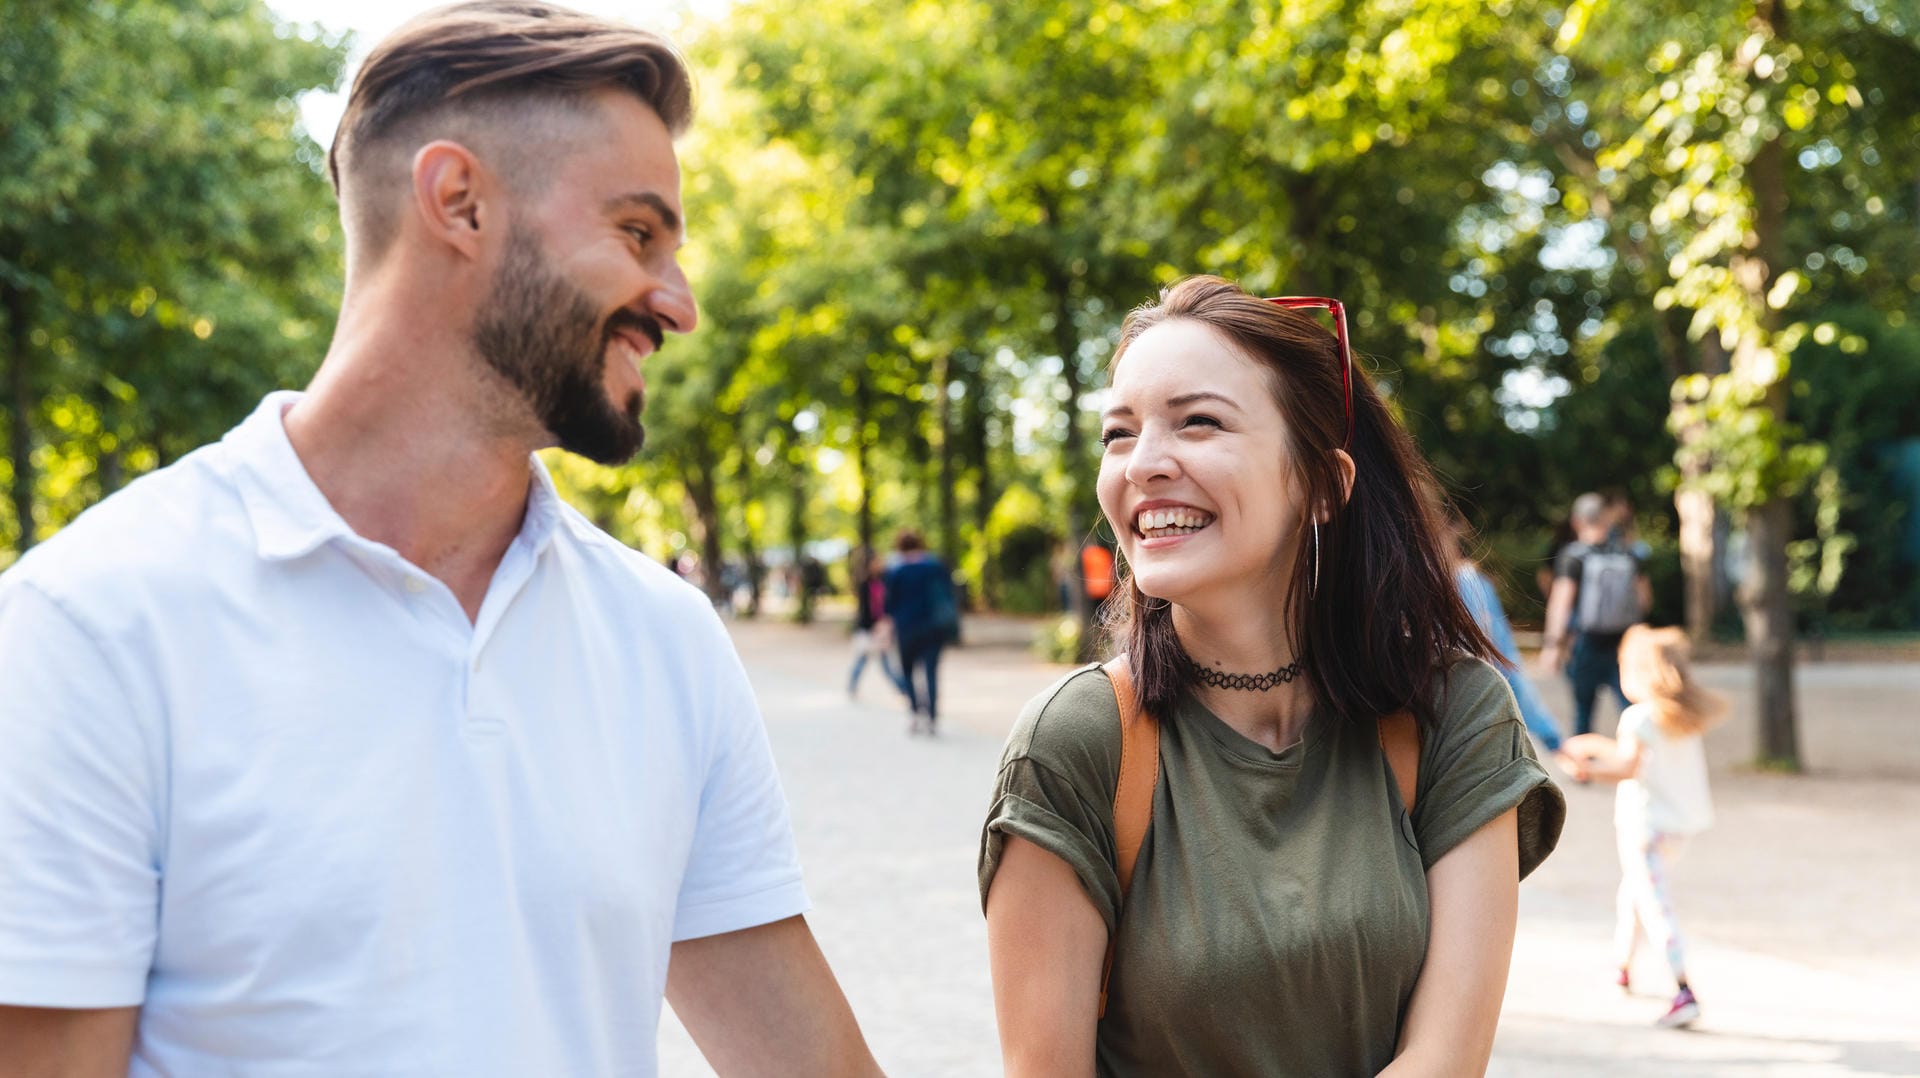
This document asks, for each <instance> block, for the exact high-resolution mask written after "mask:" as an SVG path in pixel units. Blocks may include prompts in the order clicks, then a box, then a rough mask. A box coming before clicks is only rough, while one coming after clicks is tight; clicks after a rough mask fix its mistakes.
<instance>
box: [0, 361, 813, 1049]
mask: <svg viewBox="0 0 1920 1078" xmlns="http://www.w3.org/2000/svg"><path fill="white" fill-rule="evenodd" d="M297 399H298V394H294V393H276V394H273V395H271V396H269V397H268V398H267V399H266V400H265V401H264V402H263V403H262V404H261V405H260V408H259V409H258V410H257V411H256V412H255V413H254V414H253V416H252V417H251V418H249V419H248V420H246V422H244V423H242V424H241V425H240V426H239V427H238V428H236V429H235V430H234V431H233V432H232V433H230V434H228V435H227V437H226V438H225V439H224V440H223V441H221V442H219V443H218V444H215V445H212V446H208V447H206V448H204V449H201V450H200V451H198V452H196V453H194V454H192V455H191V456H188V457H186V458H185V459H183V460H181V461H180V462H179V463H177V464H175V465H173V466H172V467H169V468H166V469H164V470H162V471H160V472H157V473H155V474H153V475H151V476H148V477H145V478H143V479H141V480H139V481H138V482H135V483H133V484H132V485H130V486H129V487H128V488H127V489H126V490H124V491H122V492H121V493H119V494H116V495H114V496H113V497H111V498H109V499H107V500H106V501H104V502H102V503H101V504H100V505H99V506H97V507H96V508H94V509H93V510H91V511H89V512H88V513H86V514H85V515H83V516H82V517H81V518H80V519H79V520H78V521H76V522H74V524H73V525H72V526H71V527H69V528H67V529H66V530H65V531H63V532H61V533H60V534H59V535H58V536H56V537H55V538H54V539H53V540H52V541H50V542H48V543H46V544H44V545H42V546H40V547H38V548H36V549H35V550H33V551H32V552H31V553H30V554H29V555H28V556H26V557H25V558H23V559H21V561H20V562H19V563H18V564H17V565H16V566H15V567H14V568H12V569H11V570H9V571H8V572H7V573H5V574H4V575H0V1003H8V1004H18V1005H34V1006H45V1007H120V1006H129V1005H133V1004H139V1005H140V1006H141V1013H140V1029H139V1038H138V1041H137V1044H136V1047H135V1053H134V1054H135V1059H134V1065H133V1070H132V1073H134V1074H136V1075H150V1074H155V1075H157V1074H164V1075H185V1076H193V1078H201V1076H221V1075H263V1076H293V1075H299V1076H315V1078H317V1076H322V1075H324V1076H327V1078H350V1076H359V1075H409V1076H411V1075H449V1076H452V1075H459V1076H472V1075H514V1076H536V1075H538V1076H549V1075H553V1076H558V1075H611V1074H619V1075H651V1074H653V1073H654V1072H655V1069H656V1063H655V1044H654V1040H655V1031H656V1029H657V1027H658V1025H659V1014H660V1001H661V994H662V992H663V990H664V987H665V983H666V972H667V959H668V952H669V948H670V946H671V944H672V943H673V941H675V940H682V939H689V938H693V937H698V936H704V935H711V934H715V933H720V932H728V931H733V930H736V929H741V928H747V927H750V926H753V925H759V924H765V923H768V922H771V921H775V920H779V919H782V918H785V917H790V916H793V915H794V914H798V913H801V912H803V911H804V910H805V909H806V906H807V899H806V895H805V893H804V891H803V890H802V887H801V880H800V866H799V860H798V857H797V855H796V852H795V849H794V844H793V838H792V832H791V828H790V827H789V824H788V819H787V809H786V803H785V800H784V797H783V795H782V793H781V790H780V784H779V779H778V777H777V776H776V775H775V773H774V766H773V759H772V755H771V753H770V752H769V750H768V746H767V740H766V734H765V730H764V728H763V726H762V724H761V721H760V715H759V711H758V709H757V707H756V706H755V703H754V698H753V695H752V690H751V689H750V688H749V686H748V684H747V679H746V676H745V673H744V672H743V670H742V669H741V666H740V662H739V659H738V658H737V657H736V655H735V654H734V651H733V647H732V644H731V642H730V641H729V640H728V638H727V635H726V632H725V630H724V629H723V628H722V626H721V624H720V622H719V619H718V618H716V617H715V616H714V613H713V610H712V608H711V606H710V605H709V604H708V603H707V601H706V599H705V598H704V597H703V596H702V595H701V594H700V593H699V592H698V591H696V590H695V589H694V588H692V587H690V586H689V585H687V584H686V583H684V582H682V581H681V580H679V579H678V578H676V577H675V576H674V575H673V574H672V573H671V572H668V571H667V570H666V569H664V568H662V567H661V566H659V565H658V564H656V563H654V562H652V561H649V560H647V559H646V558H644V557H642V556H641V555H639V554H637V553H635V552H633V551H631V550H629V549H627V548H626V547H624V546H622V545H620V544H619V543H616V542H615V541H613V540H612V539H611V538H609V537H607V536H606V535H605V534H603V533H601V532H600V531H599V530H598V529H596V528H594V527H593V526H592V525H591V524H589V523H588V522H587V521H586V520H585V519H584V518H582V517H581V516H580V515H579V514H578V513H576V512H574V511H573V510H572V509H570V508H568V507H567V506H566V505H564V504H563V503H562V502H561V501H560V500H559V499H558V498H557V497H556V496H555V494H554V491H553V485H552V482H551V481H550V480H549V479H548V477H547V475H546V472H545V470H544V469H543V468H542V467H541V466H540V464H539V462H538V461H535V463H534V465H533V482H532V485H531V489H530V492H529V497H528V502H527V512H526V519H525V523H524V524H523V526H522V528H521V531H520V534H519V536H518V537H517V538H516V539H515V540H514V542H513V545H512V546H511V547H510V548H509V549H508V551H507V554H506V557H505V558H504V559H503V560H502V561H501V563H500V567H499V570H498V571H497V572H496V573H495V574H494V578H493V582H492V585H491V586H490V587H489V589H488V591H487V595H486V599H485V602H484V604H483V605H482V607H481V610H480V614H479V617H478V619H477V622H469V621H468V619H467V617H466V614H465V613H464V612H463V611H462V610H461V608H460V605H459V603H458V601H456V600H455V598H454V596H453V593H452V592H451V591H449V590H448V589H447V588H446V587H445V586H444V585H442V584H441V583H440V582H439V581H438V580H436V579H434V578H432V577H430V576H428V575H426V574H425V573H424V572H422V571H421V570H419V569H418V568H415V567H414V566H413V565H411V564H409V563H408V562H407V561H405V560H404V559H402V558H401V557H400V556H399V555H398V554H397V553H395V552H394V551H393V550H392V549H391V548H388V547H386V546H383V545H381V544H378V543H373V542H369V541H367V540H365V539H362V538H360V537H359V536H357V535H355V534H354V533H353V531H352V530H351V529H350V528H348V526H347V524H346V522H345V521H343V520H341V518H340V517H339V515H338V514H336V513H335V512H334V511H333V510H332V508H331V507H330V506H329V505H328V504H327V501H326V499H325V497H324V496H323V495H322V494H321V493H320V490H319V489H318V488H317V487H315V486H314V484H313V482H312V480H311V479H309V478H308V476H307V474H306V471H305V470H304V469H303V468H302V466H301V464H300V461H299V458H298V457H297V456H296V455H295V454H294V451H293V447H292V445H291V444H290V443H289V442H288V440H287V436H286V431H285V428H284V427H283V425H282V422H281V417H282V414H283V412H284V411H285V409H286V408H287V407H288V406H289V405H290V404H291V403H292V402H293V401H295V400H297Z"/></svg>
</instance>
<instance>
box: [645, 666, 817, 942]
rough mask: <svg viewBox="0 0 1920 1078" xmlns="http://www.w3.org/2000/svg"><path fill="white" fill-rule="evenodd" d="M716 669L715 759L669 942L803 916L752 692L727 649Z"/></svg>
mask: <svg viewBox="0 0 1920 1078" xmlns="http://www.w3.org/2000/svg"><path fill="white" fill-rule="evenodd" d="M718 646H719V647H720V648H722V649H723V651H724V656H725V657H724V660H723V661H722V662H721V663H717V664H716V666H717V669H716V670H715V675H716V678H717V680H718V682H719V689H718V695H717V697H716V714H715V715H714V717H713V722H714V724H715V727H716V730H715V740H714V745H715V748H714V752H713V754H712V758H711V760H710V762H709V764H708V767H707V774H706V780H705V782H704V783H703V784H702V786H701V792H700V817H699V820H698V821H697V822H696V823H695V825H694V834H693V848H692V851H691V852H690V854H689V857H688V861H687V867H686V873H685V875H684V876H683V877H682V878H681V882H680V895H679V902H678V906H677V909H676V912H675V914H674V922H673V938H674V940H675V942H678V941H680V940H688V939H698V938H700V937H702V936H714V935H719V934H720V933H722V932H735V931H738V930H740V929H743V928H752V927H754V926H756V925H764V924H771V923H773V922H774V921H780V920H784V919H786V918H788V917H794V916H797V915H799V914H802V913H805V912H806V911H807V907H808V902H807V893H806V887H805V885H804V883H803V881H802V879H801V875H800V853H799V850H798V849H797V848H796V847H795V845H794V840H793V825H792V823H791V821H790V819H789V817H788V815H787V799H786V794H785V793H784V792H783V791H782V790H781V788H780V775H779V772H778V771H777V770H776V769H775V767H774V762H773V749H772V746H771V745H770V744H768V741H767V729H766V724H765V723H764V722H763V721H762V719H761V716H760V708H759V705H758V704H757V703H756V702H755V701H754V697H753V687H752V686H751V685H750V684H749V683H748V681H747V674H746V671H745V670H744V669H743V668H742V667H741V665H740V659H739V657H738V656H737V655H735V654H734V652H733V649H732V647H731V645H730V644H728V643H726V641H725V639H724V637H722V639H721V641H720V642H719V644H718Z"/></svg>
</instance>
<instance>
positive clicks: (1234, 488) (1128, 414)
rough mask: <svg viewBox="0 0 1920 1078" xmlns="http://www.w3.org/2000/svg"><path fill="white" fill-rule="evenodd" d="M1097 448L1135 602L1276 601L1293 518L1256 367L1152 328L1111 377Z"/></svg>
mask: <svg viewBox="0 0 1920 1078" xmlns="http://www.w3.org/2000/svg"><path fill="white" fill-rule="evenodd" d="M1101 441H1102V443H1104V445H1105V454H1104V456H1103V457H1102V458H1101V461H1100V483H1099V492H1100V508H1101V510H1102V511H1103V512H1105V513H1106V516H1107V520H1108V522H1110V523H1111V524H1112V525H1113V531H1114V534H1115V535H1116V536H1118V537H1119V540H1120V549H1121V551H1122V552H1124V553H1125V554H1126V556H1127V562H1128V564H1130V565H1131V566H1132V568H1133V578H1134V581H1135V582H1136V583H1137V584H1138V585H1139V587H1140V590H1141V591H1142V592H1144V593H1146V594H1147V595H1150V596H1153V597H1154V598H1158V599H1166V600H1169V601H1172V602H1176V603H1180V604H1182V605H1191V604H1192V603H1194V602H1196V601H1204V600H1205V599H1206V598H1207V597H1208V596H1209V595H1214V594H1240V593H1245V592H1246V591H1247V590H1249V589H1262V590H1266V589H1271V591H1272V593H1273V595H1274V596H1275V599H1276V602H1277V600H1278V598H1279V596H1282V595H1284V594H1285V590H1286V582H1287V579H1288V576H1289V573H1288V570H1289V568H1290V567H1291V566H1292V564H1293V558H1294V556H1295V552H1296V547H1297V546H1298V540H1297V535H1298V529H1299V528H1300V526H1301V515H1302V507H1301V505H1300V500H1301V499H1300V493H1299V485H1298V483H1297V482H1296V481H1295V480H1294V478H1293V473H1292V470H1291V467H1290V463H1291V458H1290V451H1289V446H1288V438H1287V427H1286V421H1285V420H1284V418H1283V417H1282V416H1281V414H1280V407H1279V405H1278V404H1276V403H1275V402H1274V399H1273V391H1272V388H1271V385H1270V383H1269V378H1268V375H1267V372H1266V369H1265V368H1264V367H1262V366H1261V365H1259V364H1258V363H1256V362H1255V361H1254V360H1252V359H1250V358H1248V357H1247V356H1246V355H1245V354H1243V353H1242V352H1241V350H1240V348H1239V347H1238V346H1237V345H1235V344H1233V343H1232V342H1231V341H1229V340H1228V339H1227V338H1226V337H1224V336H1222V335H1221V334H1219V333H1218V332H1216V331H1214V330H1213V329H1212V328H1210V327H1208V326H1206V325H1204V324H1202V323H1200V322H1196V321H1192V320H1190V319H1170V320H1168V321H1165V322H1162V323H1160V324H1159V325H1156V326H1154V327H1153V328H1152V329H1149V330H1147V331H1146V332H1145V333H1142V334H1141V335H1140V336H1139V337H1138V338H1136V339H1135V340H1134V342H1133V344H1132V345H1131V346H1130V347H1128V349H1127V350H1126V353H1125V355H1124V356H1123V357H1122V358H1121V360H1120V362H1119V364H1118V366H1117V367H1116V368H1115V370H1114V375H1113V402H1112V406H1111V407H1110V408H1108V409H1107V411H1106V414H1105V416H1104V417H1103V419H1102V426H1101Z"/></svg>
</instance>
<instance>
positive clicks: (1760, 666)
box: [1740, 498, 1800, 771]
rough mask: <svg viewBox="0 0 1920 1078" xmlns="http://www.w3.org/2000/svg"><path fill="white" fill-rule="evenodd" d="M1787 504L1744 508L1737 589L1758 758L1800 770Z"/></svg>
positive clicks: (1789, 507) (1775, 502) (1777, 501)
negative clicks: (1743, 558)
mask: <svg viewBox="0 0 1920 1078" xmlns="http://www.w3.org/2000/svg"><path fill="white" fill-rule="evenodd" d="M1792 508H1793V507H1792V505H1791V503H1789V502H1788V501H1787V500H1786V499H1785V498H1775V499H1774V500H1772V501H1770V502H1768V503H1766V504H1765V505H1762V506H1760V507H1758V508H1755V509H1752V510H1749V511H1748V512H1747V549H1748V557H1747V578H1746V580H1745V581H1744V582H1743V584H1742V587H1741V589H1740V592H1741V594H1740V605H1741V612H1742V614H1743V615H1744V617H1745V621H1746V627H1747V646H1748V648H1749V649H1750V651H1751V654H1752V656H1753V672H1754V689H1755V705H1756V707H1757V708H1758V709H1759V719H1760V727H1759V729H1760V740H1759V744H1758V750H1759V762H1760V763H1761V764H1763V765H1765V766H1767V767H1771V768H1778V769H1780V770H1785V771H1798V770H1800V734H1799V723H1798V719H1797V716H1796V715H1795V710H1796V709H1795V706H1794V692H1793V659H1794V656H1793V637H1794V633H1793V606H1792V602H1791V596H1790V595H1789V593H1788V591H1787V539H1788V537H1789V534H1790V532H1791V530H1792V527H1793V512H1792Z"/></svg>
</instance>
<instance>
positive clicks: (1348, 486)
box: [1313, 449, 1356, 524]
mask: <svg viewBox="0 0 1920 1078" xmlns="http://www.w3.org/2000/svg"><path fill="white" fill-rule="evenodd" d="M1333 461H1334V467H1336V468H1338V469H1339V470H1340V504H1341V505H1343V506H1344V505H1346V504H1347V502H1349V501H1350V500H1352V498H1353V480H1354V473H1355V471H1356V468H1355V466H1354V463H1353V457H1351V456H1350V455H1348V453H1347V451H1346V450H1344V449H1336V450H1334V451H1333ZM1313 518H1314V519H1315V520H1317V521H1319V522H1320V523H1322V524H1325V523H1327V522H1329V521H1331V520H1332V519H1333V509H1332V508H1331V507H1329V506H1327V505H1324V504H1322V505H1316V506H1314V514H1313Z"/></svg>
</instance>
